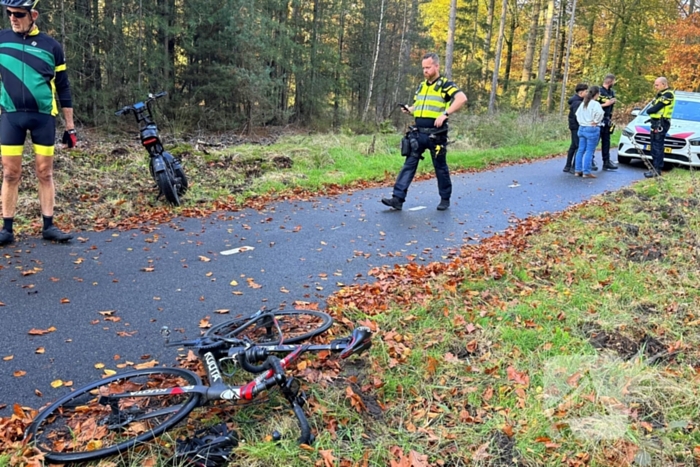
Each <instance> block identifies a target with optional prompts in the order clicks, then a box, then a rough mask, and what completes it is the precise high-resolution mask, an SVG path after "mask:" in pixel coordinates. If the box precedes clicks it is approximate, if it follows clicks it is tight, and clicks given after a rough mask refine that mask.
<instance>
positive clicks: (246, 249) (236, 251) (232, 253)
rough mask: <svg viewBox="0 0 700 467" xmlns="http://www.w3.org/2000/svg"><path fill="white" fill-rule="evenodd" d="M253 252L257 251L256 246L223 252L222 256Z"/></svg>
mask: <svg viewBox="0 0 700 467" xmlns="http://www.w3.org/2000/svg"><path fill="white" fill-rule="evenodd" d="M253 250H255V247H254V246H241V247H238V248H234V249H232V250H225V251H222V252H221V254H222V255H224V256H228V255H235V254H236V253H243V252H244V251H253Z"/></svg>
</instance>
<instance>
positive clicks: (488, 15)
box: [481, 0, 496, 81]
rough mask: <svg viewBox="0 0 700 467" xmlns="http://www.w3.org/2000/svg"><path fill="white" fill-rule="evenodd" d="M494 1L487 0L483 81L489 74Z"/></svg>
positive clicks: (482, 69) (482, 68)
mask: <svg viewBox="0 0 700 467" xmlns="http://www.w3.org/2000/svg"><path fill="white" fill-rule="evenodd" d="M495 6H496V0H488V10H487V13H486V38H484V50H483V54H484V62H483V64H482V67H481V76H482V77H483V80H484V81H486V80H487V79H488V73H489V55H490V54H491V35H492V31H493V16H494V11H493V10H494V8H495Z"/></svg>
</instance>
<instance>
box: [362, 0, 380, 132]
mask: <svg viewBox="0 0 700 467" xmlns="http://www.w3.org/2000/svg"><path fill="white" fill-rule="evenodd" d="M385 3H386V0H382V3H381V6H380V11H379V25H378V26H377V46H376V47H375V48H374V60H373V63H372V73H371V74H370V76H369V89H368V90H367V101H366V102H365V109H364V111H363V112H362V121H363V122H364V121H367V112H368V111H369V103H370V101H371V100H372V88H373V87H374V77H375V76H376V73H377V61H378V60H379V49H380V46H381V43H382V25H383V24H384V5H385Z"/></svg>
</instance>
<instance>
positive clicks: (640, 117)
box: [617, 91, 700, 167]
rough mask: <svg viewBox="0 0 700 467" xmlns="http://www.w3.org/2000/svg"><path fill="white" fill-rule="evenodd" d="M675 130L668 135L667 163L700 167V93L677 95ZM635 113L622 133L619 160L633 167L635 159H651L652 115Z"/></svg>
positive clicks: (682, 92)
mask: <svg viewBox="0 0 700 467" xmlns="http://www.w3.org/2000/svg"><path fill="white" fill-rule="evenodd" d="M675 95H676V104H675V107H674V108H673V115H672V116H671V128H670V129H669V130H668V133H666V141H665V144H664V152H665V155H664V162H668V163H671V164H678V165H685V166H692V167H700V93H697V92H684V91H676V92H675ZM648 108H649V104H647V105H646V106H645V107H644V109H642V110H639V109H635V110H633V111H632V115H634V116H635V118H634V120H632V122H630V124H629V125H627V127H626V128H625V129H624V130H623V131H622V135H620V146H619V147H618V153H617V160H618V161H619V162H620V163H622V164H629V163H630V162H632V160H634V159H642V158H644V159H651V151H650V149H651V147H650V142H651V139H650V136H651V131H650V129H649V123H648V122H647V120H649V114H647V109H648Z"/></svg>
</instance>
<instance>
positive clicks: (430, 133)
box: [382, 53, 467, 211]
mask: <svg viewBox="0 0 700 467" xmlns="http://www.w3.org/2000/svg"><path fill="white" fill-rule="evenodd" d="M422 65H423V76H424V77H425V81H423V82H421V84H420V86H419V87H418V89H417V90H416V94H415V98H414V101H413V106H411V107H409V106H403V107H402V110H403V112H405V113H412V114H413V117H414V118H415V126H412V127H411V128H410V129H409V131H408V133H406V137H405V138H404V144H402V146H403V147H404V149H403V150H402V151H401V152H402V155H403V156H405V157H406V161H405V162H404V164H403V167H402V168H401V172H399V175H398V177H397V178H396V183H395V184H394V191H393V196H392V197H391V198H383V199H382V203H383V204H384V205H386V206H389V207H390V208H392V209H396V210H399V211H400V210H401V208H402V207H403V203H404V201H406V193H407V192H408V187H409V186H410V184H411V182H412V181H413V177H414V176H415V175H416V170H417V169H418V163H419V162H420V160H421V159H423V152H425V150H426V149H427V150H429V151H430V155H431V159H432V161H433V168H434V169H435V175H436V177H437V184H438V191H439V193H440V204H438V207H437V209H438V210H439V211H444V210H446V209H447V208H448V207H449V206H450V197H451V196H452V182H451V181H450V171H449V168H448V167H447V147H446V146H447V129H448V126H447V118H448V117H449V116H450V115H452V114H453V113H455V112H457V111H458V110H459V109H460V108H461V107H462V106H463V105H464V103H465V102H467V96H466V95H465V94H464V93H463V92H462V91H460V89H459V88H458V87H457V86H456V85H455V84H454V83H453V82H452V81H450V80H448V79H446V78H444V77H442V76H440V60H439V58H438V56H437V54H434V53H428V54H425V55H424V56H423V62H422Z"/></svg>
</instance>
